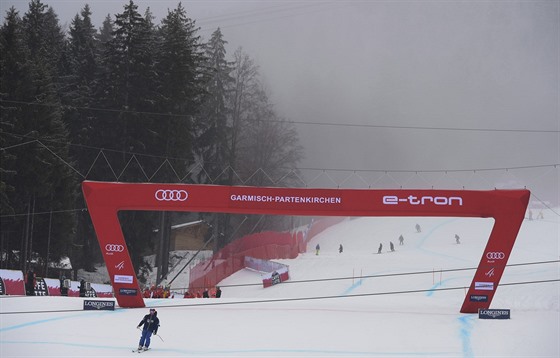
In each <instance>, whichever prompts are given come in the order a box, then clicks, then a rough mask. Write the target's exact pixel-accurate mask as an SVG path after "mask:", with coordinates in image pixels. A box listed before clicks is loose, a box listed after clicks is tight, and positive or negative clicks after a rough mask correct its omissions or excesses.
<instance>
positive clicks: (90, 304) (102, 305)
mask: <svg viewBox="0 0 560 358" xmlns="http://www.w3.org/2000/svg"><path fill="white" fill-rule="evenodd" d="M114 310H115V301H97V300H95V301H94V300H84V311H114Z"/></svg>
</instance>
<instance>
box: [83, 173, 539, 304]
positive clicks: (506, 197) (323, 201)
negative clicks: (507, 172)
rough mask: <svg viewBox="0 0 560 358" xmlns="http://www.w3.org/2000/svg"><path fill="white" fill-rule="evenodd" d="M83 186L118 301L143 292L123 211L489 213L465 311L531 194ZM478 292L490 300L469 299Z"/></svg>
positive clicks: (494, 276)
mask: <svg viewBox="0 0 560 358" xmlns="http://www.w3.org/2000/svg"><path fill="white" fill-rule="evenodd" d="M82 191H83V193H84V197H85V200H86V203H87V206H88V211H89V213H90V215H91V220H92V222H93V226H94V228H95V232H96V234H97V240H98V241H99V246H100V247H101V251H102V253H103V258H104V259H105V263H106V264H107V269H108V271H109V277H110V278H111V282H112V284H113V289H114V292H115V297H116V299H117V302H118V304H119V306H121V307H144V306H145V304H144V300H143V298H142V297H141V295H130V294H128V292H131V291H130V289H135V290H138V292H140V288H139V285H138V281H137V279H136V275H135V271H134V268H133V266H132V261H131V259H130V255H129V253H128V248H127V247H126V242H125V239H124V236H123V232H122V229H121V227H120V223H119V220H118V217H117V213H118V212H119V211H121V210H150V211H187V212H217V213H232V214H273V215H287V216H306V215H307V216H338V217H343V216H409V217H410V216H419V217H430V216H431V217H433V216H438V217H482V218H488V217H491V218H494V227H493V229H492V232H491V234H490V237H489V239H488V243H487V245H486V248H485V249H484V251H483V252H481V260H480V263H479V266H478V269H477V270H476V272H475V275H474V277H473V281H472V282H471V285H470V287H469V291H468V293H467V295H466V297H465V300H464V302H463V305H462V307H461V310H460V311H461V312H463V313H477V312H478V309H479V308H484V309H487V308H489V306H490V304H491V302H492V298H493V297H494V293H495V292H496V289H497V288H498V287H499V282H500V279H501V277H502V274H503V271H504V269H505V267H506V264H507V261H508V259H509V255H510V253H511V250H512V248H513V244H514V243H515V239H516V237H517V233H518V231H519V228H520V227H521V223H522V222H523V218H524V215H525V211H526V209H527V204H528V203H529V197H530V192H529V191H528V190H525V189H521V190H489V191H475V190H425V189H418V190H414V189H400V190H368V189H363V190H357V189H310V188H271V187H246V186H222V185H188V184H160V183H108V182H92V181H84V182H83V183H82ZM488 273H491V274H488ZM121 288H125V289H126V290H124V291H121V290H120V289H121ZM121 292H122V293H121ZM124 292H126V293H127V294H123V293H124ZM481 295H484V296H487V297H488V299H487V300H478V299H472V298H473V297H477V296H481Z"/></svg>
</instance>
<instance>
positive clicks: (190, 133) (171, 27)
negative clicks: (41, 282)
mask: <svg viewBox="0 0 560 358" xmlns="http://www.w3.org/2000/svg"><path fill="white" fill-rule="evenodd" d="M3 15H4V19H3V24H2V27H1V29H0V55H1V58H0V76H1V77H0V86H1V88H0V110H1V114H0V118H1V122H0V148H1V151H0V156H1V158H0V159H1V165H0V170H1V180H0V196H1V201H0V203H1V207H0V210H1V246H0V250H1V259H2V261H1V266H0V267H1V268H9V269H21V270H24V271H26V270H27V269H28V268H29V267H33V268H34V269H35V271H36V272H37V274H38V275H48V273H47V270H48V269H47V262H49V261H53V262H57V261H58V260H59V259H60V258H61V257H64V256H68V257H70V259H71V262H72V265H73V269H74V271H77V270H78V269H86V270H90V271H91V270H94V265H95V263H97V262H100V261H101V260H102V258H101V253H100V249H99V246H98V244H97V240H96V238H95V232H94V230H93V228H92V225H91V221H90V219H89V214H88V212H87V208H86V205H85V203H84V200H83V196H82V193H81V189H80V184H81V182H82V181H84V180H97V181H119V182H162V183H163V182H166V183H191V184H192V183H197V184H223V185H266V186H298V185H300V184H301V183H300V182H299V181H298V176H297V174H296V175H287V174H286V173H291V174H294V173H297V170H296V169H295V168H296V164H297V163H298V162H299V161H300V160H301V159H302V155H303V154H302V147H301V146H300V144H299V142H298V136H297V133H296V130H295V128H294V127H293V124H290V123H289V122H288V121H287V120H285V119H283V118H280V117H279V116H278V115H277V114H276V113H275V110H274V108H273V106H272V104H271V103H270V101H269V99H268V95H267V91H266V89H265V86H264V85H263V84H262V81H261V79H260V77H259V69H258V66H257V64H255V63H254V61H253V60H252V59H251V58H250V56H249V55H247V54H246V53H244V52H243V50H242V49H241V48H239V49H237V50H235V51H234V53H233V55H231V56H228V54H227V51H226V45H227V41H226V40H225V38H224V35H223V34H222V32H221V30H220V28H217V29H216V30H215V31H214V32H213V34H212V36H211V38H210V39H209V40H208V41H207V42H204V41H203V40H202V38H201V36H200V35H199V34H198V32H199V28H198V27H197V25H196V21H195V20H194V19H191V18H189V15H188V9H186V8H185V7H183V6H182V5H181V4H180V3H179V4H178V5H177V7H176V8H175V9H174V10H172V11H169V12H168V14H167V16H166V17H165V18H164V19H162V21H161V23H159V24H155V23H153V16H152V15H151V13H150V11H149V9H148V10H147V11H146V12H145V13H144V14H140V13H139V12H138V7H137V5H136V4H135V3H134V2H133V1H129V2H128V3H125V4H123V12H122V13H119V14H114V15H112V16H107V17H106V19H105V21H104V22H103V24H102V26H101V27H100V28H96V27H95V26H94V25H93V24H92V22H91V15H92V14H91V11H90V9H89V7H88V6H87V5H84V7H83V8H82V10H81V12H80V13H79V14H76V15H75V17H74V18H73V19H72V21H71V23H70V26H69V29H68V30H67V31H63V30H62V28H61V25H60V23H59V19H58V17H57V14H56V9H53V8H51V7H48V6H46V5H45V4H43V3H42V2H41V1H40V0H32V1H30V2H29V8H28V10H27V12H25V13H24V14H20V13H18V12H17V11H16V10H15V9H13V8H12V9H10V10H8V11H7V13H6V14H3ZM184 215H185V214H179V213H171V214H170V215H168V216H165V217H163V218H162V214H161V213H155V212H124V213H122V215H121V216H120V219H121V225H122V227H123V232H124V234H125V238H126V240H127V244H128V247H129V250H130V252H131V256H132V260H133V262H134V264H135V267H136V268H137V270H138V272H145V270H146V269H148V270H149V269H151V268H150V267H146V265H147V264H146V263H145V262H144V261H143V259H142V258H143V256H144V255H147V254H151V253H154V252H155V250H156V247H157V245H158V241H159V240H160V239H161V238H159V237H157V235H155V234H154V233H155V232H167V233H168V232H169V227H170V226H171V225H173V224H176V223H180V222H182V221H185V220H188V219H189V218H187V217H184ZM190 215H191V216H192V215H197V216H198V218H197V219H203V220H205V222H207V223H208V225H209V227H210V228H211V230H210V231H209V239H212V241H213V248H214V249H219V248H220V247H222V246H223V245H225V244H226V243H228V242H229V241H232V240H235V238H237V237H239V236H240V235H244V234H247V233H251V232H255V231H261V230H264V229H280V230H281V229H286V228H288V227H287V226H286V225H288V224H289V223H288V222H287V220H286V219H285V218H278V217H261V216H256V215H255V216H251V217H243V218H238V217H235V216H230V215H226V214H213V215H211V214H206V213H196V214H190ZM160 229H162V230H160Z"/></svg>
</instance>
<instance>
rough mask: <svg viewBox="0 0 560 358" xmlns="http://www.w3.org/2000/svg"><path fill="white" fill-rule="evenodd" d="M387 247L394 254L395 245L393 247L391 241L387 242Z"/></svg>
mask: <svg viewBox="0 0 560 358" xmlns="http://www.w3.org/2000/svg"><path fill="white" fill-rule="evenodd" d="M389 247H390V248H391V251H392V252H394V251H395V245H393V242H392V241H389Z"/></svg>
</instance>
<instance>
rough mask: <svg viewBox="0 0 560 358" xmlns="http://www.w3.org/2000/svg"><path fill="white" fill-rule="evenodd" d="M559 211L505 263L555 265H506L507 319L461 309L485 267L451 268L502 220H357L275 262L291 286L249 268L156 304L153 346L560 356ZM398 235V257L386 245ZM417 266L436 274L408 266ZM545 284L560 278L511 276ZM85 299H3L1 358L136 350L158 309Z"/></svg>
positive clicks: (474, 260) (274, 353) (203, 353)
mask: <svg viewBox="0 0 560 358" xmlns="http://www.w3.org/2000/svg"><path fill="white" fill-rule="evenodd" d="M558 212H559V211H558V209H555V210H554V211H550V210H547V211H545V212H544V215H545V218H544V219H542V220H532V221H529V220H525V221H524V223H523V225H522V227H521V230H520V233H519V235H518V238H517V241H516V244H515V246H514V248H513V252H512V255H511V257H510V259H509V262H508V264H509V265H512V264H525V263H532V262H542V261H556V262H553V263H541V264H532V265H518V266H509V267H507V268H506V270H505V272H504V275H503V276H502V280H501V285H502V286H500V287H499V288H498V289H497V292H496V295H495V296H494V300H493V302H492V304H491V308H500V309H510V310H511V319H509V320H483V319H479V318H478V315H476V314H462V313H460V312H459V310H460V308H461V305H462V303H463V300H464V297H465V294H466V287H468V286H469V285H470V283H471V281H472V277H473V275H474V272H475V271H474V269H470V270H459V271H444V270H453V269H468V268H475V267H476V266H477V265H478V263H479V261H480V258H481V254H482V251H483V249H484V247H485V245H486V242H487V239H488V235H489V233H490V231H491V228H492V225H493V220H492V219H471V218H469V219H466V218H392V217H391V218H352V219H349V220H346V221H344V222H342V223H340V224H338V225H336V226H333V227H331V228H330V229H328V230H326V231H325V232H323V233H322V234H320V235H318V236H316V237H315V238H313V239H312V240H311V242H310V243H309V245H308V252H307V253H304V254H301V255H300V256H299V257H298V258H296V259H294V260H278V261H279V262H281V263H283V264H286V265H289V267H290V280H289V281H288V282H285V283H281V284H278V285H276V286H272V287H269V288H266V289H264V288H262V285H261V282H262V281H261V277H260V275H259V273H257V272H254V271H251V270H243V271H240V272H238V273H236V274H234V275H233V276H231V277H228V278H227V279H225V280H224V281H222V282H221V283H220V285H221V287H222V291H223V296H222V298H220V299H214V298H208V299H177V298H176V299H147V300H146V305H147V306H148V307H155V308H157V311H158V317H159V318H160V320H161V327H160V329H159V332H158V334H159V338H158V337H152V341H151V348H152V349H151V350H150V351H148V352H144V353H142V354H144V355H145V357H150V356H151V357H169V356H173V357H559V356H560V343H559V341H560V340H559V337H560V315H559V311H560V304H559V300H560V284H559V282H558V279H559V278H560V272H559V266H560V265H559V264H558V262H557V261H558V260H559V258H560V250H559V242H560V219H559V216H558V214H557V213H558ZM416 223H419V224H420V225H421V227H422V232H420V233H416V230H415V229H414V225H415V224H416ZM401 234H402V235H403V236H404V239H405V240H404V245H402V246H401V245H399V243H398V237H399V235H401ZM455 234H458V235H459V236H460V237H461V244H456V243H455V239H454V235H455ZM389 241H392V242H393V243H394V244H395V249H396V251H395V252H388V250H389ZM317 243H320V245H321V251H320V254H319V255H315V250H314V248H315V245H316V244H317ZM380 243H383V252H382V254H377V249H378V246H379V244H380ZM339 244H342V245H343V246H344V252H343V253H339V252H338V247H339ZM413 272H427V273H424V274H413V275H407V274H404V273H413ZM399 273H400V274H403V275H398V276H382V277H365V276H375V275H390V274H399ZM335 278H345V279H340V280H334V279H335ZM306 280H317V281H311V282H310V281H306ZM543 280H556V281H552V282H546V283H525V284H515V285H504V284H513V283H519V282H534V281H543ZM298 281H304V282H298ZM232 285H238V286H232ZM453 288H457V289H453ZM439 289H449V290H439ZM403 291H412V292H406V293H403ZM82 305H83V299H82V298H74V297H6V296H3V297H1V298H0V313H1V314H0V357H3V358H7V357H126V356H131V355H132V356H134V355H135V354H137V353H132V349H134V348H135V347H136V346H137V344H138V340H139V338H140V331H139V330H137V329H136V325H138V323H139V322H140V320H141V319H142V317H143V315H144V314H146V313H147V312H148V309H147V308H141V309H123V308H118V307H117V309H116V310H115V311H81V308H82Z"/></svg>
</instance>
